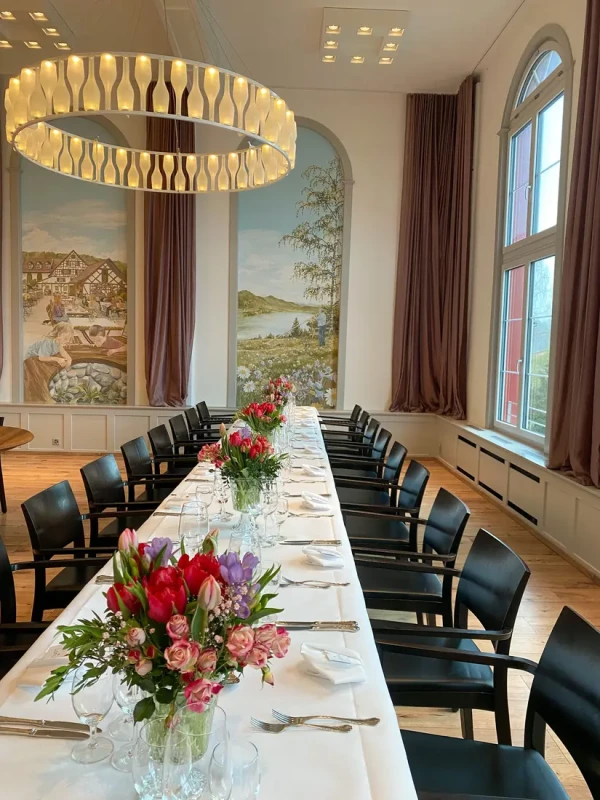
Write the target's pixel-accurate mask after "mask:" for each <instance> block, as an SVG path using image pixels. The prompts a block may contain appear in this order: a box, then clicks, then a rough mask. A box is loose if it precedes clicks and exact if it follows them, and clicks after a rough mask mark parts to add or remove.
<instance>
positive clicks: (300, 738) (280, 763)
mask: <svg viewBox="0 0 600 800" xmlns="http://www.w3.org/2000/svg"><path fill="white" fill-rule="evenodd" d="M297 413H298V416H300V415H302V418H303V419H304V420H305V423H304V427H303V428H301V429H299V430H303V431H309V432H310V431H312V435H313V436H315V438H316V441H317V444H318V446H320V447H321V448H322V447H323V442H322V437H321V434H320V429H319V423H318V419H317V415H316V412H315V411H314V410H313V409H310V410H309V409H298V411H297ZM306 458H310V456H306ZM324 460H325V463H326V464H327V459H326V457H324ZM326 472H327V477H326V483H327V486H328V488H327V491H328V492H330V493H331V498H330V500H331V505H332V510H333V516H330V517H322V518H318V519H316V518H312V517H308V518H304V519H303V518H301V517H290V518H289V519H288V520H287V521H286V522H285V523H284V526H283V533H284V535H285V538H287V539H294V538H296V539H307V538H311V539H312V538H316V539H335V538H337V539H341V540H342V545H341V546H340V547H339V551H340V552H341V553H342V555H343V558H344V567H343V568H341V569H336V570H329V569H326V568H323V567H319V566H311V565H310V564H308V563H307V562H306V561H305V559H304V557H303V555H302V547H299V546H286V545H278V546H276V547H273V548H270V549H265V550H264V551H263V559H265V560H267V559H268V560H274V561H278V562H279V563H281V565H282V574H284V575H286V576H287V577H289V578H292V579H300V580H301V579H308V578H319V579H322V580H331V581H350V586H347V587H339V588H338V587H335V588H329V589H326V590H323V589H306V588H304V589H302V588H295V587H290V588H285V589H281V590H280V596H279V598H278V600H281V606H282V607H284V608H285V612H284V613H283V614H281V615H280V619H285V620H313V619H314V620H340V619H346V620H356V621H357V622H358V623H359V625H360V631H359V632H356V633H340V632H313V631H292V632H291V637H292V644H291V647H290V650H289V653H288V655H287V656H286V657H285V658H284V659H282V660H278V659H274V664H273V672H274V677H275V686H274V687H270V686H265V687H263V688H261V675H260V672H259V671H255V670H252V669H247V670H246V671H245V673H244V676H243V678H242V680H241V682H240V684H238V685H237V686H232V687H227V688H226V689H225V690H224V691H223V692H221V694H220V695H219V704H220V705H221V706H222V708H223V709H224V710H225V711H226V714H227V722H228V729H229V732H230V734H231V736H236V737H237V736H241V737H247V738H249V739H250V740H251V741H253V742H254V744H255V745H256V746H257V748H258V750H259V753H260V760H261V767H262V785H261V790H260V798H261V800H280V798H285V800H306V798H314V799H315V800H334V799H335V800H342V798H343V800H416V797H417V795H416V792H415V789H414V785H413V781H412V778H411V775H410V771H409V767H408V763H407V760H406V755H405V751H404V747H403V744H402V739H401V736H400V732H399V729H398V724H397V721H396V715H395V712H394V708H393V706H392V703H391V701H390V697H389V694H388V691H387V688H386V685H385V680H384V677H383V673H382V670H381V665H380V662H379V658H378V655H377V650H376V647H375V643H374V640H373V635H372V632H371V628H370V625H369V620H368V616H367V611H366V608H365V603H364V600H363V595H362V592H361V588H360V584H359V582H358V577H357V574H356V569H355V566H354V562H353V559H352V553H351V549H350V544H349V541H348V537H347V534H346V530H345V528H344V523H343V518H342V515H341V512H340V507H339V503H338V500H337V495H336V493H335V486H334V482H333V477H332V474H331V471H330V469H329V466H328V465H327V467H326ZM292 487H293V489H294V490H295V489H304V488H309V489H310V486H309V485H308V484H303V483H290V484H288V488H290V489H292ZM193 489H194V483H193V482H191V481H184V482H182V483H181V484H180V485H179V486H178V487H177V489H176V490H175V491H174V492H173V494H172V495H171V497H170V498H168V500H167V501H165V503H163V505H162V506H161V508H168V507H169V504H170V505H171V506H172V505H173V498H183V497H185V496H186V495H187V494H189V493H191V492H193ZM138 535H139V537H140V539H141V540H148V539H151V538H153V537H154V536H170V537H172V538H177V535H178V517H177V516H169V515H160V514H154V515H153V516H152V517H151V518H150V519H148V521H147V522H146V523H144V525H143V526H142V527H141V528H140V529H139V531H138ZM223 536H225V531H223ZM103 572H105V573H107V574H110V573H111V566H110V564H109V565H107V566H106V567H105V568H104V569H103ZM105 591H106V586H101V585H97V584H95V583H94V582H91V583H89V584H88V585H87V586H86V587H85V589H83V591H82V592H81V593H80V594H79V595H78V596H77V597H76V598H75V600H74V601H73V602H72V603H71V604H70V605H69V606H68V608H66V609H65V610H64V611H63V613H62V614H61V615H60V616H59V617H58V618H57V619H56V620H55V621H54V622H53V623H52V625H50V626H49V628H48V630H47V631H45V633H44V634H43V635H42V636H41V637H40V638H39V639H38V641H37V642H36V643H35V644H34V645H33V646H32V647H31V649H30V650H29V651H28V652H27V653H26V655H24V656H23V658H22V659H21V660H20V661H19V662H18V663H17V664H16V665H15V666H14V667H13V669H12V670H11V671H10V672H9V673H8V674H7V675H6V676H5V678H4V679H3V680H2V681H0V714H2V715H5V716H19V717H27V718H31V719H40V718H46V719H64V720H71V721H75V719H76V718H75V714H74V712H73V710H72V707H71V698H70V694H69V690H70V687H69V686H63V687H62V688H61V690H60V691H59V692H58V693H57V695H56V697H55V699H54V700H52V701H51V702H49V703H48V704H46V703H45V701H41V702H39V703H34V697H35V694H36V692H37V690H36V689H35V688H33V687H25V686H22V685H20V684H19V677H20V676H21V675H22V673H23V672H24V670H25V669H26V668H27V667H28V665H29V664H30V662H31V661H32V660H33V659H35V658H36V657H38V656H40V655H41V654H43V653H44V652H45V651H46V650H47V648H48V647H49V646H50V645H52V644H53V642H54V643H56V642H57V641H58V639H57V631H56V626H57V625H59V624H69V623H71V622H73V621H74V620H76V619H77V618H81V617H85V616H87V615H89V614H90V612H92V611H93V610H95V611H97V612H99V613H102V611H103V610H104V608H105V599H104V597H103V592H105ZM58 635H60V634H58ZM303 642H313V643H315V644H321V645H323V644H325V645H327V646H328V647H331V648H332V649H334V648H336V647H340V646H342V647H349V648H352V649H353V650H356V651H357V652H358V653H359V654H360V656H361V658H362V661H363V664H364V669H365V673H366V676H367V680H366V682H365V683H360V684H350V685H344V686H337V687H334V686H332V685H331V684H329V683H327V682H325V681H324V680H323V679H321V678H318V677H315V676H313V675H310V674H309V673H308V672H307V671H306V670H305V667H304V662H303V659H302V657H301V655H300V646H301V644H302V643H303ZM272 708H276V709H278V710H280V711H283V712H285V713H288V714H302V715H305V714H311V713H321V714H333V715H338V716H346V717H347V716H351V717H373V716H376V717H380V718H381V722H380V724H379V725H378V726H377V727H374V728H370V727H354V728H353V729H352V732H351V733H347V734H337V733H326V732H322V731H317V730H310V729H307V728H294V729H291V730H287V731H285V732H284V733H281V734H269V733H263V732H262V731H258V730H256V729H255V728H253V727H251V724H250V717H251V716H255V717H258V718H260V719H264V720H270V719H272V717H271V709H272ZM118 713H120V712H119V710H118V708H117V707H116V706H115V705H113V708H112V709H111V712H110V714H109V715H108V717H107V718H106V719H105V720H104V722H103V723H102V724H101V727H102V728H103V729H106V728H107V727H108V725H109V724H110V722H111V721H112V719H114V717H115V716H116V715H117V714H118ZM119 745H120V743H117V744H116V746H119ZM72 747H73V742H70V741H62V740H53V739H38V740H35V741H34V740H26V739H24V738H21V737H11V736H0V797H1V798H3V799H4V798H6V800H12V798H19V800H41V799H42V798H44V800H83V798H86V799H88V800H129V798H131V800H134V798H135V797H136V793H135V791H134V789H133V783H132V780H131V777H130V776H129V775H127V774H123V773H120V772H116V771H115V770H114V769H113V768H112V767H111V765H110V760H105V761H103V762H100V763H99V764H94V765H87V766H84V765H81V764H77V763H75V762H74V761H72V759H71V757H70V751H71V749H72Z"/></svg>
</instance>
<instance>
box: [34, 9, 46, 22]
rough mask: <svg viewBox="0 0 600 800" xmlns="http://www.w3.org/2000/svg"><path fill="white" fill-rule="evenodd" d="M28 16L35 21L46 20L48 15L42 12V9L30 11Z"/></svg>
mask: <svg viewBox="0 0 600 800" xmlns="http://www.w3.org/2000/svg"><path fill="white" fill-rule="evenodd" d="M29 16H30V17H31V19H34V20H35V21H36V22H48V17H47V16H46V15H45V14H44V12H43V11H30V12H29Z"/></svg>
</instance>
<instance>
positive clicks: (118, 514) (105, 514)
mask: <svg viewBox="0 0 600 800" xmlns="http://www.w3.org/2000/svg"><path fill="white" fill-rule="evenodd" d="M157 508H158V506H152V507H151V508H141V509H138V508H135V509H131V510H130V511H93V512H91V513H89V514H82V515H81V519H127V517H140V519H141V520H142V522H143V521H144V520H145V519H147V518H148V512H149V511H156V509H157ZM93 549H94V550H95V549H97V548H93Z"/></svg>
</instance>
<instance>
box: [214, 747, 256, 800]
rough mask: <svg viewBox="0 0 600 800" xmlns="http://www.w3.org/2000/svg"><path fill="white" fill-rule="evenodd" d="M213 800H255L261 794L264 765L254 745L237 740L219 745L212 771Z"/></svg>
mask: <svg viewBox="0 0 600 800" xmlns="http://www.w3.org/2000/svg"><path fill="white" fill-rule="evenodd" d="M209 783H210V791H211V795H212V798H213V800H252V798H255V797H258V793H259V791H260V762H259V759H258V750H257V749H256V747H255V745H253V744H252V742H249V741H247V740H245V739H233V740H231V741H230V742H229V745H227V744H226V743H225V742H221V744H218V745H217V746H216V747H215V749H214V751H213V754H212V758H211V762H210V771H209Z"/></svg>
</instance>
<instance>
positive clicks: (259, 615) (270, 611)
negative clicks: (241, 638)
mask: <svg viewBox="0 0 600 800" xmlns="http://www.w3.org/2000/svg"><path fill="white" fill-rule="evenodd" d="M282 613H283V608H261V610H260V611H256V612H255V613H254V614H250V616H249V617H247V619H245V620H244V623H245V624H246V625H251V624H252V623H253V622H256V621H257V620H259V619H262V618H263V617H268V616H270V615H271V614H282Z"/></svg>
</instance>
